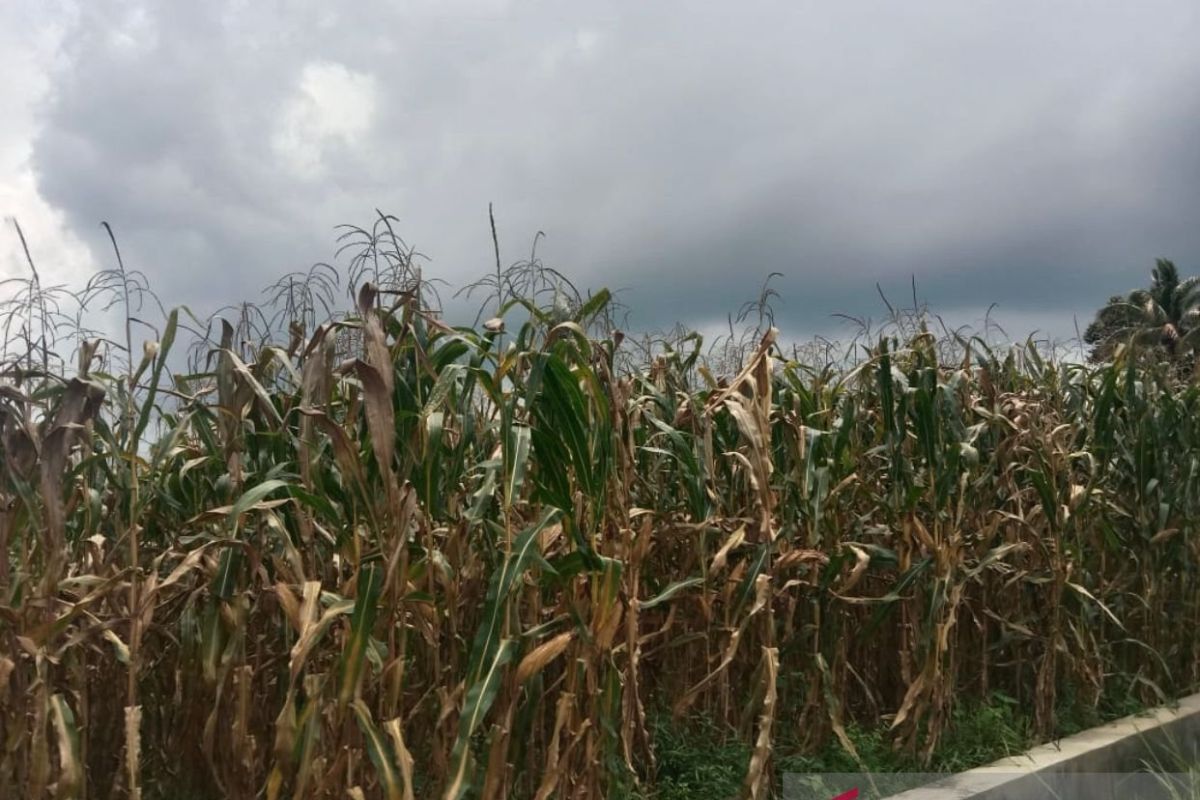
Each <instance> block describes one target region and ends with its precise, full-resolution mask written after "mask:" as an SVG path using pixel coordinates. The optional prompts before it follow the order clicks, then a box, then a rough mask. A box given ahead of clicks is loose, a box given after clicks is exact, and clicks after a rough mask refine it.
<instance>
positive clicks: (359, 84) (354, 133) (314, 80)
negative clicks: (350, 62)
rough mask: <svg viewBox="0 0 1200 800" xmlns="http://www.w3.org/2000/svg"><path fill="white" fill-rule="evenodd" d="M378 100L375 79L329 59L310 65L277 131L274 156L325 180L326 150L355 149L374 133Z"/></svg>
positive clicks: (310, 176)
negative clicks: (373, 124)
mask: <svg viewBox="0 0 1200 800" xmlns="http://www.w3.org/2000/svg"><path fill="white" fill-rule="evenodd" d="M377 96H378V87H377V85H376V81H375V77H374V76H373V75H369V74H366V73H362V72H355V71H353V70H351V69H349V68H348V67H346V66H345V65H344V64H338V63H333V62H327V61H319V62H313V63H310V64H306V65H305V66H304V69H303V71H302V72H301V75H300V82H299V86H298V87H297V89H296V93H295V94H294V95H293V96H292V97H291V98H290V99H289V100H288V103H287V105H286V108H285V110H284V113H283V116H282V118H281V119H280V121H279V127H278V129H277V130H276V132H275V137H274V139H273V145H274V148H275V151H276V153H278V155H279V156H280V157H281V158H283V159H284V160H285V161H286V162H287V163H288V164H289V165H290V167H291V168H292V169H293V170H294V171H295V172H296V173H297V174H299V175H301V176H303V177H305V178H309V179H312V178H319V177H321V175H322V174H323V173H324V171H325V170H324V158H325V154H326V152H328V151H329V150H330V149H332V148H335V147H349V148H353V147H356V146H358V145H360V144H361V143H362V142H363V140H364V138H365V137H366V136H367V135H368V134H369V133H370V130H371V126H372V123H373V120H374V117H375V105H376V98H377Z"/></svg>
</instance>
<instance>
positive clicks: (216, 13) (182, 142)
mask: <svg viewBox="0 0 1200 800" xmlns="http://www.w3.org/2000/svg"><path fill="white" fill-rule="evenodd" d="M172 5H173V7H172V8H170V9H169V10H168V9H166V7H165V5H162V4H149V3H146V4H137V3H124V4H116V5H113V4H102V5H92V4H88V5H87V6H84V7H83V8H82V9H81V14H80V19H79V20H78V22H77V24H75V25H74V26H73V27H72V30H71V32H70V33H69V34H68V35H67V37H66V40H65V42H64V47H63V49H64V64H63V65H62V67H61V68H60V69H59V70H58V71H57V72H56V73H55V75H54V79H53V88H52V92H51V97H50V99H49V103H48V105H47V107H46V111H45V114H44V117H43V124H42V127H41V129H40V133H39V135H38V137H37V139H36V141H35V143H34V156H33V162H34V165H35V168H36V170H37V174H38V178H39V187H40V190H41V192H42V195H43V196H44V197H45V198H46V199H47V200H49V201H50V202H51V203H52V204H54V205H56V206H58V207H59V208H61V209H63V210H64V211H65V212H66V214H67V217H68V220H69V221H70V222H71V223H72V224H73V225H74V226H75V227H76V228H77V229H78V230H79V231H80V233H81V235H83V236H84V237H85V238H87V239H88V240H89V242H91V243H93V244H95V245H96V246H97V247H99V245H101V244H102V240H101V238H100V236H99V234H98V229H97V228H96V227H95V226H96V224H97V222H98V220H100V219H108V220H110V221H111V222H113V224H114V226H115V227H116V228H117V231H118V233H119V234H120V236H121V238H122V246H123V251H124V252H125V254H126V256H127V257H128V258H129V259H131V260H134V261H135V262H136V263H137V264H138V266H139V267H141V268H143V269H145V270H146V271H147V272H149V273H151V274H152V275H153V277H154V279H155V281H156V283H157V285H158V286H159V287H160V289H162V290H163V293H164V294H165V295H166V299H167V300H168V301H169V302H187V303H189V304H192V305H194V306H199V307H209V308H211V307H213V306H216V305H220V304H222V303H225V302H229V301H231V300H234V299H238V298H240V297H242V296H244V295H245V294H246V293H247V292H253V291H257V290H258V289H259V288H261V286H263V285H264V284H266V283H268V282H269V281H270V280H272V279H273V278H274V277H275V276H277V275H278V274H280V273H281V272H283V271H286V270H289V269H295V268H300V267H304V266H307V264H309V263H311V262H313V261H317V260H325V259H327V258H329V257H330V256H331V254H332V249H333V248H332V238H333V234H332V228H333V226H334V225H335V224H336V223H339V222H345V221H351V222H359V223H365V222H369V220H370V217H371V215H372V213H373V211H372V209H373V208H375V207H380V208H383V209H385V210H387V211H389V212H391V213H395V214H397V215H398V216H399V217H400V218H401V220H402V229H403V231H404V232H405V234H406V235H407V236H409V237H411V239H412V241H413V243H414V244H416V245H418V246H419V247H420V248H421V249H422V250H423V251H425V252H427V253H428V254H430V255H431V256H432V258H433V262H432V264H431V266H430V268H429V271H430V272H431V273H432V274H435V275H438V276H440V277H444V278H446V279H447V280H449V281H450V282H451V283H453V284H458V285H461V284H462V283H464V282H465V281H466V280H469V279H471V278H473V277H475V276H476V275H478V274H480V273H481V272H483V271H485V270H487V269H488V265H489V263H490V261H491V241H490V234H489V232H488V229H487V218H486V208H487V203H488V202H489V201H495V202H496V204H497V213H498V219H499V222H500V225H501V240H502V245H503V248H504V251H505V256H506V259H516V258H519V257H522V256H523V255H525V254H526V253H527V251H528V246H529V242H530V241H531V240H532V236H533V234H534V232H535V231H537V230H539V229H540V230H544V231H546V232H547V235H548V236H547V239H546V241H545V242H544V243H543V244H542V245H541V249H540V254H541V255H542V256H543V257H544V258H545V259H546V260H547V261H548V262H549V263H551V264H553V265H554V266H557V267H560V268H561V269H563V270H564V271H566V272H567V273H568V274H569V275H571V276H572V278H574V279H575V280H576V281H577V283H581V284H584V285H591V286H598V285H609V286H613V287H618V288H625V289H626V290H627V291H626V292H625V294H624V295H623V298H624V300H625V301H626V302H627V303H628V304H629V305H630V306H631V308H632V309H633V312H634V313H633V315H632V319H633V321H635V322H636V323H637V324H638V325H643V326H656V325H666V324H669V323H670V322H672V321H673V320H675V319H684V320H687V321H689V322H694V323H696V324H700V323H701V322H705V321H711V320H719V319H721V318H722V317H723V316H724V313H725V312H727V311H729V310H731V309H735V308H736V306H737V305H738V304H739V303H740V302H741V301H742V300H744V299H747V298H749V297H751V296H753V295H754V294H756V293H757V291H758V288H759V286H760V285H761V283H762V280H763V279H764V278H765V276H766V275H767V273H769V272H771V271H779V272H782V273H784V275H783V277H782V278H780V279H778V280H777V281H776V282H775V283H774V285H775V286H776V288H778V289H779V290H780V291H781V292H782V293H783V295H784V302H783V303H782V304H781V306H780V311H781V317H782V318H781V322H782V323H783V324H784V325H785V326H786V330H790V331H797V332H806V331H816V330H823V329H826V328H828V315H829V314H830V313H831V312H834V311H843V312H847V313H853V314H860V315H861V314H867V313H877V312H878V310H879V308H880V304H879V302H878V300H877V295H876V293H875V288H874V287H875V284H876V282H878V283H880V284H881V285H882V286H883V287H884V288H885V290H886V291H887V292H888V293H889V295H891V296H906V295H907V293H908V291H909V289H908V287H909V279H910V276H912V275H915V276H916V277H917V280H918V285H919V289H920V292H921V295H922V296H923V297H924V298H925V299H928V300H930V301H931V302H932V303H934V304H935V306H936V307H938V308H942V309H944V310H946V311H947V312H952V313H957V312H959V311H961V312H962V313H963V314H969V313H975V312H976V311H977V310H981V309H985V308H986V307H987V306H988V305H989V304H990V303H992V302H996V303H999V304H1000V307H1001V309H1002V310H1012V311H1013V312H1015V313H1023V314H1029V313H1039V314H1042V315H1043V316H1044V318H1046V319H1051V320H1054V319H1056V315H1058V314H1061V317H1060V318H1061V320H1062V323H1061V325H1059V327H1058V329H1057V330H1056V331H1055V333H1056V334H1059V335H1063V334H1066V333H1069V329H1070V327H1071V325H1072V323H1071V321H1070V320H1071V315H1072V314H1074V313H1080V314H1086V313H1087V310H1088V309H1090V308H1094V307H1095V305H1096V304H1097V303H1099V302H1102V301H1103V300H1104V298H1105V297H1107V295H1109V294H1111V293H1113V292H1117V291H1121V290H1125V289H1128V288H1130V287H1131V286H1132V285H1134V284H1136V283H1139V282H1142V281H1143V280H1144V278H1145V274H1146V271H1147V270H1148V268H1149V266H1150V264H1151V263H1152V259H1153V258H1154V257H1155V256H1158V255H1167V256H1171V257H1174V258H1175V259H1176V260H1177V261H1178V262H1179V263H1180V264H1181V265H1182V266H1183V267H1184V268H1185V269H1187V270H1190V271H1195V270H1196V269H1197V268H1200V234H1197V232H1196V230H1197V229H1198V228H1200V226H1197V225H1196V224H1195V209H1196V208H1197V207H1198V202H1197V201H1200V182H1198V181H1197V179H1198V178H1200V156H1198V155H1197V152H1198V151H1197V149H1196V148H1195V145H1194V142H1195V141H1196V135H1197V134H1198V133H1200V124H1198V123H1197V114H1198V112H1200V99H1198V98H1197V96H1196V94H1195V91H1194V86H1195V83H1196V79H1197V78H1200V55H1197V51H1196V50H1195V48H1194V47H1192V42H1193V41H1194V40H1195V37H1196V34H1197V33H1200V22H1198V14H1200V12H1198V10H1197V7H1196V6H1195V4H1194V3H1192V2H1189V1H1188V0H1179V1H1178V2H1168V1H1167V0H1162V1H1161V2H1153V3H1148V4H1140V5H1138V6H1137V7H1136V8H1135V7H1133V6H1129V7H1128V8H1122V7H1113V8H1100V7H1098V6H1097V4H1089V3H1059V4H1054V5H1053V6H1048V5H1047V4H1039V3H1012V2H1008V3H971V4H962V3H952V2H933V3H924V4H919V7H918V6H915V5H912V4H909V5H907V6H905V7H900V6H898V5H887V6H885V5H882V4H865V3H864V4H856V3H842V4H834V3H812V4H793V5H789V6H786V7H784V6H781V5H779V4H766V3H761V4H759V3H750V4H742V5H739V6H738V7H737V8H736V10H735V9H734V7H733V6H730V5H727V4H725V5H722V6H716V5H714V6H711V7H707V8H697V7H696V6H695V4H683V3H675V4H654V5H653V6H649V5H647V4H617V5H610V6H607V7H606V8H605V9H599V8H596V7H593V6H592V5H585V4H579V5H576V6H571V7H569V8H568V7H567V6H565V5H564V4H556V3H542V4H539V3H507V2H491V3H477V4H450V5H446V4H435V3H432V2H430V3H417V4H409V5H407V6H400V5H397V4H393V3H383V2H377V3H372V2H367V3H360V4H356V5H355V6H354V8H353V11H350V10H347V11H338V10H333V9H331V8H329V7H327V4H310V5H308V6H307V7H301V6H299V5H297V4H290V3H289V4H281V5H280V6H278V8H276V7H274V6H273V5H271V4H252V3H238V2H226V3H212V4H172ZM93 232H94V233H93ZM97 256H98V258H100V259H102V260H104V259H107V255H106V254H105V253H104V252H103V251H102V250H100V249H98V250H97Z"/></svg>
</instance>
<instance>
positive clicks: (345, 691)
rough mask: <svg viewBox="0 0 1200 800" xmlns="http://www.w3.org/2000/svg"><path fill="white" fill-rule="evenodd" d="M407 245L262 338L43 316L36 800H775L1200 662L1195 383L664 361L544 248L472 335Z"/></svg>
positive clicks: (907, 345)
mask: <svg viewBox="0 0 1200 800" xmlns="http://www.w3.org/2000/svg"><path fill="white" fill-rule="evenodd" d="M393 227H394V220H392V219H391V218H389V217H385V216H382V215H381V216H380V218H379V220H378V221H377V223H376V224H375V225H373V226H372V227H371V228H370V229H360V228H352V229H347V230H346V231H345V234H344V237H343V239H342V244H343V246H344V247H346V248H349V250H347V251H346V253H348V254H349V264H348V265H346V269H345V270H339V269H335V268H332V267H331V268H329V269H328V270H327V269H324V268H321V269H317V270H315V271H313V272H310V273H305V274H304V275H299V274H297V275H293V276H289V277H287V278H285V279H283V280H281V281H280V282H278V283H276V284H274V285H273V286H272V288H271V289H270V290H269V291H268V296H267V300H266V301H264V305H262V306H256V305H254V304H253V303H249V302H247V303H242V304H239V305H238V306H236V307H234V308H233V309H231V310H228V311H227V312H225V316H226V317H228V319H214V320H209V321H207V322H205V321H199V322H197V321H195V320H193V319H192V318H191V317H190V315H189V313H188V312H187V311H186V310H185V309H177V310H171V311H164V312H163V318H162V319H157V318H155V317H154V314H153V313H152V311H153V309H154V308H155V304H154V303H153V302H152V295H150V294H149V285H148V282H147V281H146V280H145V276H144V275H142V274H141V273H140V272H137V271H136V270H127V269H126V267H125V265H124V264H123V262H122V261H121V260H120V258H119V256H118V257H117V258H116V266H114V268H113V269H112V270H110V271H108V272H106V273H105V274H104V275H103V276H100V278H99V279H97V280H95V281H93V282H92V283H91V284H90V285H89V287H88V288H87V289H85V290H82V291H79V292H70V291H67V290H65V289H61V287H49V288H47V287H42V286H41V284H40V283H39V282H38V281H37V278H36V273H34V272H32V271H31V276H32V277H31V278H30V279H29V280H27V281H25V282H24V283H22V284H21V286H20V287H19V288H20V291H18V292H16V293H15V294H14V295H13V298H14V299H13V300H12V301H11V302H10V303H9V304H8V305H6V306H5V307H4V309H3V311H4V313H5V317H4V319H5V325H4V330H5V331H6V340H5V347H6V350H5V354H6V355H5V357H6V361H5V362H4V363H5V366H4V368H3V375H4V383H3V386H2V387H0V455H2V464H3V470H2V471H0V494H2V495H3V496H2V498H0V499H2V500H3V503H2V504H0V508H3V512H2V513H0V641H2V642H3V645H2V646H0V741H4V742H6V743H7V744H6V746H5V748H4V749H3V750H2V751H0V796H10V795H11V796H24V797H44V796H50V795H52V794H53V795H55V796H58V797H82V796H85V795H86V796H88V797H106V796H131V797H139V796H145V797H152V796H168V795H171V793H173V792H178V791H180V789H181V787H186V789H187V790H189V791H192V792H194V793H195V794H196V795H197V796H200V797H218V796H219V797H231V798H258V797H267V798H277V797H279V798H282V797H297V798H299V797H344V796H346V794H347V793H348V792H349V793H350V794H351V795H354V796H357V794H361V795H362V796H363V797H364V798H375V797H382V798H388V800H393V798H397V799H398V800H406V798H410V797H416V796H418V795H419V796H423V797H424V796H440V797H445V798H450V799H451V800H458V798H462V797H488V798H498V797H510V798H527V797H529V798H546V797H558V796H587V797H602V796H620V795H621V794H622V793H626V794H628V793H630V792H632V791H633V790H634V787H635V786H637V785H640V786H642V787H644V789H645V790H646V791H650V792H658V796H663V797H670V796H672V793H673V792H674V793H675V796H679V794H680V793H683V792H689V791H690V792H695V791H701V790H702V789H703V788H704V787H710V788H713V790H714V791H715V790H716V789H717V788H719V789H720V791H722V792H725V791H726V790H731V791H733V792H734V793H736V794H740V795H742V796H745V797H749V798H762V797H765V796H768V795H769V794H770V792H771V791H772V786H773V783H774V781H775V780H776V777H777V776H778V774H779V772H780V770H781V769H783V768H785V767H800V766H805V765H816V766H819V765H830V766H833V765H847V766H848V765H849V764H852V763H853V764H855V765H857V764H860V763H869V764H877V765H889V764H896V765H907V764H919V765H921V766H922V768H938V769H952V768H958V766H961V765H967V764H970V763H972V762H976V761H977V760H986V759H987V758H988V757H990V755H991V754H992V753H993V752H994V751H995V750H996V749H997V748H1001V747H1003V748H1008V747H1009V746H1010V745H1012V746H1014V747H1015V746H1016V745H1017V744H1019V743H1024V742H1027V741H1029V740H1031V739H1033V738H1035V739H1045V738H1047V737H1050V736H1053V735H1056V733H1058V732H1060V731H1062V730H1065V729H1066V727H1069V726H1070V725H1073V724H1079V725H1082V724H1086V722H1087V720H1088V719H1089V715H1098V716H1099V717H1103V716H1104V715H1105V714H1107V713H1110V712H1112V711H1114V710H1115V709H1116V708H1117V706H1119V705H1120V704H1121V703H1124V702H1130V703H1138V704H1143V705H1145V704H1152V703H1156V702H1159V700H1160V699H1162V698H1167V697H1170V696H1172V695H1176V694H1179V693H1181V692H1184V691H1187V690H1188V689H1189V688H1191V687H1194V686H1195V685H1196V684H1197V680H1198V679H1200V649H1198V648H1197V647H1196V643H1195V637H1194V633H1193V632H1194V631H1195V630H1196V629H1197V626H1198V624H1200V569H1198V568H1197V567H1198V566H1200V564H1198V561H1200V552H1198V550H1197V544H1196V543H1197V542H1198V541H1200V539H1198V538H1197V530H1196V528H1197V525H1198V524H1200V489H1198V488H1197V487H1200V422H1198V420H1200V388H1198V387H1197V386H1196V385H1195V384H1194V383H1193V382H1192V381H1190V380H1188V379H1186V378H1185V377H1181V375H1182V373H1181V371H1180V369H1179V368H1178V367H1179V364H1178V363H1164V362H1163V360H1162V359H1161V358H1157V357H1149V356H1148V354H1146V353H1144V352H1143V351H1140V350H1138V349H1136V348H1130V349H1125V350H1122V351H1121V352H1120V353H1119V354H1118V355H1117V359H1116V360H1115V361H1114V362H1111V363H1105V364H1078V363H1073V362H1067V361H1059V360H1056V359H1055V358H1054V357H1053V354H1052V353H1049V352H1047V351H1046V350H1045V349H1044V348H1041V347H1039V346H1038V344H1037V343H1036V342H1027V343H1025V344H1022V345H1017V346H1012V347H999V346H993V344H991V343H989V342H987V341H984V340H982V339H980V338H977V337H968V336H965V335H960V334H956V333H954V332H947V331H943V332H941V333H939V334H936V335H935V333H934V328H933V325H934V320H932V319H931V318H929V317H927V316H925V315H923V314H921V313H909V314H897V315H896V317H895V318H894V319H893V320H892V321H891V322H890V323H889V325H888V327H886V328H885V329H883V330H876V331H872V332H870V333H868V332H864V333H863V335H862V336H861V338H859V339H858V340H856V341H854V342H851V343H848V344H847V346H846V348H845V349H844V350H841V351H836V352H834V351H832V350H830V349H829V348H828V347H826V348H816V349H808V350H801V349H800V348H798V347H789V346H787V345H786V344H785V343H781V342H778V341H777V340H776V336H777V334H776V332H775V330H774V329H773V327H772V326H771V322H772V314H771V311H770V301H771V299H772V295H771V293H770V291H769V289H767V288H764V290H763V292H762V294H761V295H760V297H759V298H758V300H756V301H754V302H752V303H750V304H748V305H747V306H745V307H744V308H743V309H742V312H741V313H740V314H739V319H740V320H741V321H743V322H744V324H745V330H744V331H742V332H740V333H739V332H734V333H731V335H730V336H729V337H727V338H726V339H724V340H723V341H720V342H717V343H711V346H709V347H707V348H706V347H705V346H704V343H703V341H702V339H701V337H699V336H698V335H695V334H691V333H688V332H686V331H676V332H675V333H672V334H669V335H663V336H661V337H657V338H655V337H636V336H631V335H628V334H626V333H624V332H622V331H620V330H618V329H617V328H616V327H615V325H614V314H615V308H614V305H613V299H612V296H611V295H610V294H609V293H608V292H606V291H603V290H601V291H597V292H595V293H580V292H577V291H576V290H575V289H574V287H572V286H571V285H570V283H569V282H567V281H566V280H565V278H563V276H561V275H559V274H558V273H555V272H554V271H553V270H551V269H549V268H547V267H545V266H544V265H542V264H541V263H540V262H539V261H538V260H537V258H536V253H534V254H531V257H530V258H529V259H528V260H525V261H522V262H518V263H517V264H514V265H513V266H512V267H509V268H508V269H504V268H501V267H500V265H499V261H498V265H497V270H496V272H495V274H494V275H493V274H489V275H488V276H487V278H486V279H484V280H483V281H481V283H480V284H477V285H476V287H474V288H475V289H476V290H478V291H483V292H484V295H485V297H484V299H483V301H482V302H483V305H484V309H483V310H484V311H486V314H483V313H481V318H482V316H486V315H487V314H491V315H494V316H493V317H491V318H490V319H488V320H487V321H486V322H483V323H481V324H478V325H475V326H460V327H452V326H450V325H449V324H447V322H446V321H445V320H444V319H443V318H442V317H441V315H440V314H439V313H438V300H437V296H436V293H435V291H434V290H435V288H436V286H437V285H436V283H434V282H433V281H431V280H429V279H428V278H427V277H426V276H424V275H423V274H422V271H421V269H420V267H419V265H418V263H417V262H416V261H415V260H414V259H415V254H414V251H412V249H411V248H409V247H408V246H407V245H405V244H404V243H403V242H402V240H400V238H399V237H398V236H397V235H396V234H395V232H394V229H393ZM115 241H116V240H115V237H114V245H115ZM343 255H345V254H343ZM341 297H344V298H345V300H341V299H339V298H341ZM143 299H145V300H146V302H145V303H144V304H143V302H142V301H143ZM73 303H77V304H78V307H73V306H72V304H73ZM89 303H90V304H91V307H98V308H105V307H107V308H111V309H112V310H113V311H115V312H120V313H121V317H122V320H123V322H124V324H123V325H122V326H121V327H122V331H121V333H120V336H119V337H118V338H117V340H116V341H110V340H108V339H106V338H105V337H95V336H92V335H90V334H89V333H88V331H87V328H88V325H87V324H85V321H86V319H87V313H86V312H87V310H88V308H89ZM1117 697H1120V698H1122V699H1121V700H1120V701H1117V700H1116V699H1114V698H1117ZM1114 704H1115V705H1114ZM1018 710H1019V711H1020V713H1017V711H1018ZM696 720H703V721H704V722H695V721H696ZM697 726H698V727H697ZM1064 726H1066V727H1064ZM1018 749H1019V748H1018ZM734 784H736V786H735V785H734Z"/></svg>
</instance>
